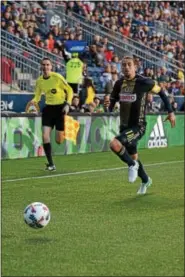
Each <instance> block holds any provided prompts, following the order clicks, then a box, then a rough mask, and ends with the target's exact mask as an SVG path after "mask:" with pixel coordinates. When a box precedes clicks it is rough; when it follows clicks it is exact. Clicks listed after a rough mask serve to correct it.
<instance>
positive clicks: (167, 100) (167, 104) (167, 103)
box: [158, 90, 173, 113]
mask: <svg viewBox="0 0 185 277" xmlns="http://www.w3.org/2000/svg"><path fill="white" fill-rule="evenodd" d="M158 95H159V96H160V97H161V99H162V101H163V103H164V105H165V108H166V109H167V111H168V113H172V112H173V109H172V106H171V104H170V101H169V99H168V96H166V94H165V93H164V91H162V90H160V92H159V93H158Z"/></svg>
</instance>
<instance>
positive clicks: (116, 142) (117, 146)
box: [109, 138, 123, 153]
mask: <svg viewBox="0 0 185 277" xmlns="http://www.w3.org/2000/svg"><path fill="white" fill-rule="evenodd" d="M109 146H110V149H111V150H112V151H114V152H116V153H118V152H120V150H121V149H122V147H123V145H122V144H121V142H120V141H119V140H117V139H116V138H114V139H113V140H112V141H111V142H110V145H109Z"/></svg>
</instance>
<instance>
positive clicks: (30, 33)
mask: <svg viewBox="0 0 185 277" xmlns="http://www.w3.org/2000/svg"><path fill="white" fill-rule="evenodd" d="M33 40H34V29H33V28H32V27H28V41H30V42H32V41H33Z"/></svg>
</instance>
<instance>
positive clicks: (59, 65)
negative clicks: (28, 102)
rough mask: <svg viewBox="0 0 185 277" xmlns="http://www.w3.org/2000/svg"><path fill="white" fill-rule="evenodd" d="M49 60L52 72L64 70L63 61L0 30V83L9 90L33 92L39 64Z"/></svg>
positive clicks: (38, 73)
mask: <svg viewBox="0 0 185 277" xmlns="http://www.w3.org/2000/svg"><path fill="white" fill-rule="evenodd" d="M44 57H48V58H50V59H51V61H52V63H53V67H54V70H55V71H56V72H61V71H63V70H64V61H63V58H62V57H58V56H56V55H54V54H52V53H49V52H47V51H46V50H44V49H42V48H39V47H36V46H35V45H33V44H31V43H29V42H28V41H27V40H24V39H21V38H17V37H16V36H14V35H12V34H10V33H8V32H6V31H4V30H1V66H2V70H1V82H2V83H3V84H6V87H7V86H8V88H9V90H10V91H11V90H14V91H27V92H33V89H34V85H35V81H36V79H37V78H38V77H39V75H40V74H41V71H40V62H41V60H42V59H43V58H44Z"/></svg>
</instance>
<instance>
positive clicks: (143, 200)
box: [113, 193, 184, 210]
mask: <svg viewBox="0 0 185 277" xmlns="http://www.w3.org/2000/svg"><path fill="white" fill-rule="evenodd" d="M113 205H114V206H117V207H118V206H119V207H120V208H123V209H125V208H126V209H135V210H136V209H137V210H144V209H149V210H159V209H160V210H172V209H177V208H183V207H184V205H183V203H181V201H179V200H178V199H177V200H174V199H170V198H166V197H164V196H161V195H155V193H147V194H145V195H136V196H134V197H132V198H127V199H123V200H119V201H115V202H114V203H113Z"/></svg>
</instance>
